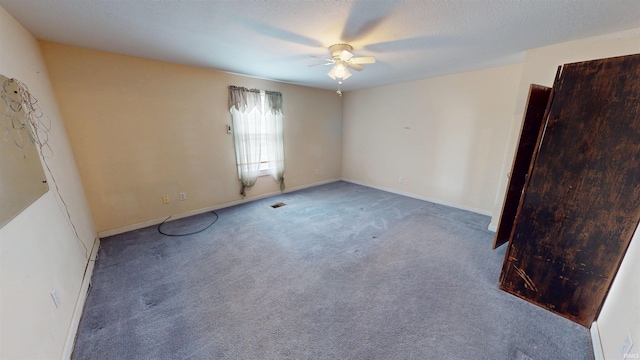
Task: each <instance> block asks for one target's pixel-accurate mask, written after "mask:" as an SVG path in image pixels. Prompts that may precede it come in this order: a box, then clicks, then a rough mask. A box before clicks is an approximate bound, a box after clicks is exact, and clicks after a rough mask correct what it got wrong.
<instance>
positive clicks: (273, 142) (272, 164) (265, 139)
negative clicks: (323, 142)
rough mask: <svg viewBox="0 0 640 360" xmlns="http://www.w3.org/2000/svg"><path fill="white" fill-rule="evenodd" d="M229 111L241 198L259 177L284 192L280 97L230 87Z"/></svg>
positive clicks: (268, 93)
mask: <svg viewBox="0 0 640 360" xmlns="http://www.w3.org/2000/svg"><path fill="white" fill-rule="evenodd" d="M229 108H230V111H231V117H232V123H233V135H234V136H233V140H234V146H235V150H236V164H237V166H238V178H239V179H240V183H241V190H240V193H241V194H242V196H246V193H245V189H246V188H248V187H251V186H253V185H254V184H255V182H256V180H257V177H258V176H260V175H261V173H263V174H271V176H272V177H273V178H274V179H275V180H276V181H278V182H280V189H281V190H284V144H283V119H284V114H283V113H282V94H281V93H279V92H273V91H260V90H257V89H251V90H249V89H246V88H240V87H235V86H230V87H229Z"/></svg>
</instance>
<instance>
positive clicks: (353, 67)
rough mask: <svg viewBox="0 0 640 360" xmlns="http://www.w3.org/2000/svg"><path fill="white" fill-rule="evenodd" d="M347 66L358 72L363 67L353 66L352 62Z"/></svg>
mask: <svg viewBox="0 0 640 360" xmlns="http://www.w3.org/2000/svg"><path fill="white" fill-rule="evenodd" d="M347 66H348V67H350V68H351V69H353V70H358V71H361V70H362V69H364V65H360V64H354V63H352V62H348V63H347Z"/></svg>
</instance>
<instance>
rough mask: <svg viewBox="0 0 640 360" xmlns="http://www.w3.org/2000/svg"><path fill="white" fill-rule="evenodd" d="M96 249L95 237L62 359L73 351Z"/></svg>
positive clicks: (98, 240) (65, 358) (98, 241)
mask: <svg viewBox="0 0 640 360" xmlns="http://www.w3.org/2000/svg"><path fill="white" fill-rule="evenodd" d="M98 249H100V239H99V238H98V237H96V238H95V239H94V240H93V245H92V247H91V254H90V255H89V259H87V265H86V267H85V270H84V275H83V278H82V284H81V285H80V291H79V292H78V298H77V299H76V305H75V307H74V309H73V315H72V317H71V324H70V325H69V330H68V331H67V340H66V343H65V345H64V349H63V351H62V357H61V359H62V360H69V359H71V354H72V353H73V347H74V345H75V342H76V334H77V332H78V325H80V318H81V317H82V310H83V309H84V303H85V301H86V300H87V291H88V290H89V285H90V284H91V275H93V268H94V266H95V264H96V262H95V259H96V257H97V255H98Z"/></svg>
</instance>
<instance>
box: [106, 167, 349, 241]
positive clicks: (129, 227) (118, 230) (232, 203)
mask: <svg viewBox="0 0 640 360" xmlns="http://www.w3.org/2000/svg"><path fill="white" fill-rule="evenodd" d="M336 181H340V179H331V180H325V181H320V182H316V183H313V184H307V185H302V186H296V187H293V188H289V189H285V190H284V191H283V192H280V191H274V192H270V193H266V194H262V195H256V196H252V197H250V198H244V199H239V200H234V201H229V202H225V203H221V204H217V205H213V206H208V207H206V208H201V209H196V210H191V211H187V212H183V213H180V214H174V215H171V220H177V219H181V218H185V217H189V216H193V215H198V214H202V213H206V212H209V211H214V210H218V209H223V208H226V207H230V206H235V205H239V204H244V203H247V202H251V201H256V200H262V199H266V198H269V197H273V196H276V195H280V194H283V193H289V192H293V191H298V190H302V189H306V188H310V187H314V186H319V185H325V184H329V183H332V182H336ZM166 219H167V217H166V216H165V217H162V218H157V219H153V220H149V221H143V222H141V223H137V224H132V225H127V226H123V227H120V228H116V229H112V230H105V231H101V232H99V233H98V236H99V237H100V238H104V237H107V236H113V235H118V234H122V233H126V232H129V231H133V230H138V229H142V228H146V227H148V226H153V225H158V224H160V223H161V222H163V221H165V220H166Z"/></svg>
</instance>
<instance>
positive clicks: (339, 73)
mask: <svg viewBox="0 0 640 360" xmlns="http://www.w3.org/2000/svg"><path fill="white" fill-rule="evenodd" d="M327 75H329V77H330V78H332V79H333V80H336V79H338V80H344V79H348V78H349V77H351V73H350V72H349V69H348V68H347V66H346V65H345V64H344V62H342V61H340V60H339V61H336V64H335V65H334V66H333V67H332V68H331V70H329V72H328V73H327Z"/></svg>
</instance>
